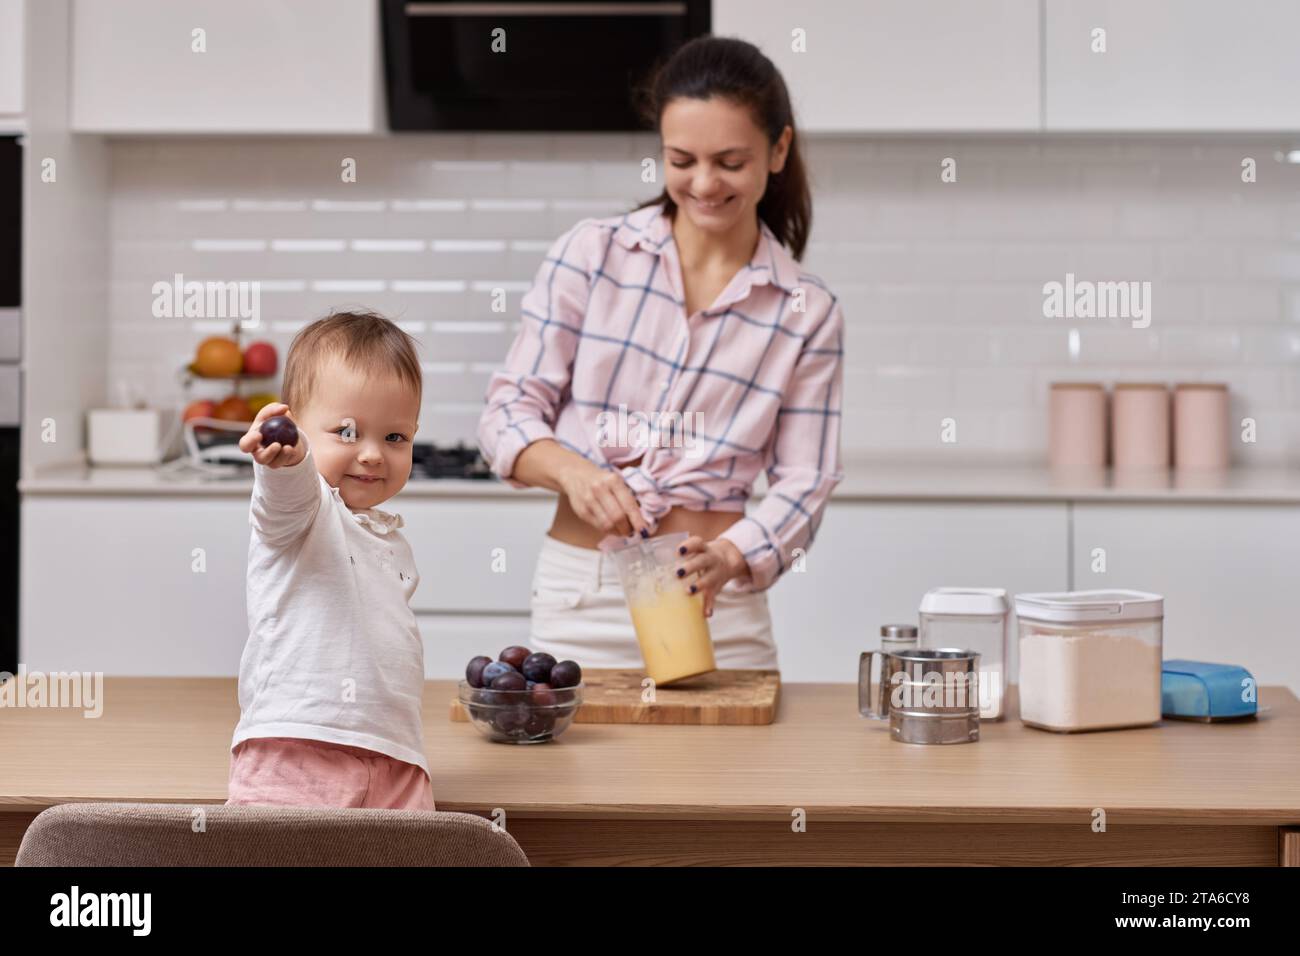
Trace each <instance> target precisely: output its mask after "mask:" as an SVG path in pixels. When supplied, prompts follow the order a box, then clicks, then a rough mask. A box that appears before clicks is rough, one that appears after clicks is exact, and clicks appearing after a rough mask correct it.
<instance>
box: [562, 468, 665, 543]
mask: <svg viewBox="0 0 1300 956" xmlns="http://www.w3.org/2000/svg"><path fill="white" fill-rule="evenodd" d="M559 484H560V490H561V491H563V492H564V494H565V495H566V496H567V497H568V499H569V504H570V505H572V507H573V511H574V514H576V515H577V516H578V517H579V518H581V519H582V520H583V521H585V522H586V523H587V524H589V525H591V526H592V527H593V528H597V529H599V530H601V531H603V532H605V533H606V534H616V535H618V536H619V537H622V538H627V537H631V536H632V535H638V534H643V533H645V532H646V521H645V519H644V518H643V517H641V508H640V507H639V506H638V505H637V503H636V495H634V494H632V489H631V488H629V487H628V486H627V482H626V481H624V480H623V475H622V474H621V473H620V472H618V471H611V470H608V469H605V468H601V467H600V466H599V465H594V464H592V463H591V462H590V461H587V460H586V459H585V458H584V459H581V460H579V461H577V462H575V463H574V464H573V466H572V467H569V468H566V469H565V470H564V471H563V472H562V473H561V474H560V475H559Z"/></svg>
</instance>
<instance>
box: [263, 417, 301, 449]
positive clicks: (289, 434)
mask: <svg viewBox="0 0 1300 956" xmlns="http://www.w3.org/2000/svg"><path fill="white" fill-rule="evenodd" d="M257 430H258V431H259V432H261V433H262V447H263V448H266V447H267V446H269V445H274V444H275V443H276V442H279V443H280V444H281V445H283V446H284V447H285V448H291V447H293V446H294V445H296V444H298V426H297V425H295V424H294V423H293V422H292V421H290V420H289V419H288V418H286V417H285V416H284V415H272V416H271V417H270V418H268V419H267V420H266V421H264V422H262V424H261V425H259V426H257Z"/></svg>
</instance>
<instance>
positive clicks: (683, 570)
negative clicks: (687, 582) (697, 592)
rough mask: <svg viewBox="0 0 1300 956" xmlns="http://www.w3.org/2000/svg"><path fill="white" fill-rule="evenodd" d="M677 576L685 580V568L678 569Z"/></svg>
mask: <svg viewBox="0 0 1300 956" xmlns="http://www.w3.org/2000/svg"><path fill="white" fill-rule="evenodd" d="M677 576H678V577H679V578H684V577H686V569H685V568H678V569H677Z"/></svg>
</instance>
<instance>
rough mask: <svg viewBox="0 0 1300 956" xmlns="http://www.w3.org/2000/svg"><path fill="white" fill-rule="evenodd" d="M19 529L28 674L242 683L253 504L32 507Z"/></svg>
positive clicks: (22, 642)
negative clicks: (239, 679) (70, 673)
mask: <svg viewBox="0 0 1300 956" xmlns="http://www.w3.org/2000/svg"><path fill="white" fill-rule="evenodd" d="M21 520H22V550H21V554H22V564H21V566H20V567H21V576H20V579H21V595H20V599H19V601H20V613H21V622H20V632H19V648H18V652H19V659H20V660H21V661H22V663H24V664H25V665H26V666H27V668H28V670H41V671H54V670H66V671H89V672H95V671H102V672H104V673H105V674H109V675H119V674H120V675H150V676H162V675H167V676H172V675H185V676H202V677H210V676H229V675H234V674H237V673H239V657H240V655H241V654H242V653H243V650H244V642H245V640H246V639H247V637H248V619H247V616H246V615H245V611H244V577H245V571H246V568H247V560H248V535H249V527H248V502H247V501H246V500H240V499H236V498H188V497H179V496H178V497H168V498H138V497H122V498H106V497H85V498H67V497H32V496H27V497H25V498H24V499H23V503H22V519H21ZM196 552H198V553H196Z"/></svg>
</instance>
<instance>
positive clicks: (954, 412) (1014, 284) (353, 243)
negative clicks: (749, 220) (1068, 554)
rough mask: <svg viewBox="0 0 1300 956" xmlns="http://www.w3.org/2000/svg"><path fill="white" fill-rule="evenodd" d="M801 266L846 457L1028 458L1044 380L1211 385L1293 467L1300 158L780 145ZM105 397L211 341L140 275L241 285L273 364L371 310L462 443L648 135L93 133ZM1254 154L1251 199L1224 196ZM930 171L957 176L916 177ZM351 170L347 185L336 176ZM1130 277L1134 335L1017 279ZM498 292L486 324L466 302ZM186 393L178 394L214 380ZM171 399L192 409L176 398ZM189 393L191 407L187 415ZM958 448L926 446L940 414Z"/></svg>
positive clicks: (1267, 459)
mask: <svg viewBox="0 0 1300 956" xmlns="http://www.w3.org/2000/svg"><path fill="white" fill-rule="evenodd" d="M804 146H805V149H806V151H807V162H808V167H809V170H810V175H811V176H812V179H813V195H814V213H815V215H814V230H813V235H812V238H811V242H810V244H809V248H808V250H807V254H806V255H805V258H804V265H805V268H807V269H808V270H809V271H811V272H813V273H815V274H819V275H820V276H821V277H822V278H823V279H824V280H825V281H826V282H827V283H828V284H829V285H830V287H831V288H832V289H833V290H834V291H835V292H836V294H837V295H838V296H839V298H840V300H841V303H842V307H843V309H844V314H845V318H846V321H847V329H846V348H847V351H848V355H847V360H846V369H845V415H844V419H843V422H844V449H845V452H846V454H850V455H853V456H854V457H858V458H863V459H870V458H873V457H885V456H893V457H899V456H902V457H911V458H917V459H936V460H938V459H945V460H969V461H982V460H989V461H998V460H1001V461H1006V460H1013V459H1014V460H1024V461H1034V460H1041V459H1042V458H1043V457H1044V456H1045V454H1046V428H1047V401H1046V398H1047V389H1048V386H1049V385H1050V383H1051V382H1052V381H1059V380H1096V381H1103V382H1107V383H1113V382H1115V381H1120V380H1130V381H1132V380H1139V379H1141V380H1148V379H1155V380H1157V381H1168V382H1174V381H1181V380H1186V381H1201V380H1221V381H1226V382H1228V383H1229V385H1230V387H1231V389H1232V393H1233V399H1232V409H1231V411H1232V415H1233V418H1234V420H1239V419H1240V418H1241V417H1252V418H1254V419H1256V421H1257V422H1258V430H1259V435H1260V440H1259V441H1258V442H1257V443H1256V444H1254V445H1251V446H1248V447H1247V446H1244V445H1243V446H1242V447H1240V448H1238V449H1237V450H1236V451H1235V452H1234V454H1235V457H1236V459H1237V460H1238V461H1240V462H1242V463H1248V464H1254V463H1259V464H1271V463H1280V462H1284V461H1295V460H1297V459H1300V411H1297V408H1298V407H1300V201H1297V200H1296V198H1295V197H1296V196H1297V190H1298V189H1300V167H1297V166H1296V165H1294V164H1287V163H1283V162H1279V161H1278V159H1277V154H1279V153H1280V147H1278V148H1275V147H1274V146H1273V145H1272V144H1269V145H1267V146H1265V145H1261V144H1260V143H1259V142H1258V141H1253V142H1242V143H1236V142H1233V141H1232V140H1231V139H1230V138H1227V139H1222V140H1219V141H1215V142H1212V143H1197V142H1193V141H1188V140H1185V139H1179V138H1176V137H1174V138H1169V137H1152V138H1148V139H1141V138H1132V139H1117V140H1108V139H1105V138H1101V137H1095V138H1093V137H1082V138H1076V137H1043V138H1021V137H988V138H959V139H955V140H952V139H949V140H944V139H938V138H926V137H917V138H897V139H894V138H890V139H878V140H869V139H860V138H854V137H820V138H819V137H814V138H811V139H807V140H805V143H804ZM110 148H111V150H112V155H113V181H112V182H113V195H112V242H113V247H112V255H111V262H112V282H111V284H110V290H109V301H108V303H107V305H108V310H109V315H110V322H111V335H110V344H109V353H108V363H109V381H110V387H111V386H112V382H113V381H114V380H118V379H128V380H133V381H136V382H139V383H140V384H142V385H144V386H145V387H147V388H149V389H151V391H152V392H153V393H154V394H155V395H156V396H157V397H158V399H159V400H161V401H179V400H181V399H182V398H183V397H184V394H183V392H182V389H181V386H180V384H179V377H178V375H177V371H178V368H179V366H180V365H181V364H183V363H184V362H185V361H188V359H189V357H190V353H191V352H192V350H193V347H194V345H195V344H196V343H197V341H198V340H199V339H200V338H201V337H202V335H203V334H207V330H210V329H212V328H214V327H219V326H220V324H221V323H220V322H219V321H218V322H215V323H214V322H213V321H212V320H209V319H202V320H200V319H185V318H154V317H153V315H152V312H151V304H152V301H153V294H152V291H151V289H152V286H153V283H155V282H159V281H164V282H170V281H171V279H172V276H173V275H174V274H176V273H182V274H183V275H184V276H185V277H186V278H187V279H191V280H200V281H209V280H213V281H222V282H231V281H254V280H255V281H257V282H259V283H260V285H261V291H262V299H261V305H262V324H261V328H260V329H259V330H258V331H256V332H255V333H252V334H253V335H254V337H264V338H267V339H270V340H271V341H272V342H274V343H275V344H276V345H277V346H278V347H279V348H280V350H281V354H282V355H283V353H284V352H285V350H287V348H288V345H289V342H290V340H291V339H292V337H293V334H294V333H295V332H296V331H297V330H298V329H299V328H301V327H302V326H303V325H304V324H306V323H307V322H308V321H310V320H311V319H313V318H316V317H318V316H320V315H323V314H325V313H326V312H328V311H329V310H330V309H332V308H343V307H349V306H361V307H368V308H374V309H378V310H379V311H381V312H384V313H385V314H387V315H389V316H391V317H392V318H393V319H394V320H396V321H399V322H400V323H401V324H402V325H403V327H404V328H407V329H408V330H409V331H410V332H411V333H412V334H413V335H415V337H416V338H417V340H418V341H419V342H420V347H421V357H422V360H423V361H424V362H425V374H426V388H425V395H426V398H425V408H424V410H423V412H422V419H421V437H423V438H428V439H431V440H436V441H439V442H454V441H457V440H462V441H472V440H473V435H474V426H475V423H476V420H477V408H478V407H479V404H480V402H481V400H482V394H483V388H484V386H485V384H486V381H487V378H488V376H489V375H490V374H491V371H492V370H493V368H494V367H495V365H496V363H497V362H499V361H500V359H501V358H502V357H503V356H504V355H505V352H506V350H507V349H508V347H509V345H510V342H511V339H512V337H513V335H514V334H515V331H516V330H517V328H518V315H517V311H516V310H517V308H518V304H519V299H520V297H521V295H522V293H523V291H524V290H525V289H527V288H528V284H529V282H530V281H531V279H532V276H533V274H534V272H535V270H536V268H537V265H538V264H539V262H540V260H541V257H542V256H543V255H544V253H545V251H546V249H547V248H548V247H549V245H550V243H551V241H552V240H553V239H554V238H555V237H556V236H557V235H558V234H559V233H561V232H563V231H564V230H566V229H568V228H569V226H571V225H572V224H573V223H574V222H575V221H576V220H578V219H580V218H583V217H585V216H606V215H615V214H617V213H620V212H623V211H626V210H627V209H629V208H631V207H632V206H633V205H635V204H636V203H638V202H641V201H644V200H645V199H648V198H651V197H652V196H653V195H655V193H656V192H657V189H655V188H654V184H647V183H644V182H642V178H641V177H642V160H643V159H645V158H650V159H653V160H655V161H656V162H658V161H659V156H658V141H657V138H656V137H654V136H651V135H647V134H636V135H606V134H557V135H544V134H486V133H485V134H431V135H416V136H406V135H403V136H394V137H378V138H367V139H364V140H332V139H331V140H301V139H294V140H268V139H252V138H238V139H236V138H230V139H227V138H221V139H204V140H174V139H158V140H147V139H138V140H119V141H114V142H113V143H112V144H111V146H110ZM1244 156H1253V157H1255V158H1256V160H1257V162H1258V164H1259V165H1258V181H1257V182H1255V183H1252V184H1243V183H1242V182H1241V181H1240V162H1241V158H1242V157H1244ZM945 157H952V158H954V159H955V160H956V161H957V172H958V175H957V181H956V182H952V183H946V182H943V181H941V179H940V176H939V173H940V163H941V161H942V160H943V159H944V158H945ZM346 160H352V161H354V163H355V168H356V174H357V175H356V181H355V182H344V181H343V178H342V176H341V175H340V173H341V171H342V170H343V168H344V165H345V161H346ZM1067 272H1072V273H1074V274H1075V277H1076V280H1093V281H1115V280H1129V281H1138V282H1142V281H1149V282H1151V284H1152V286H1151V287H1152V309H1153V312H1152V322H1151V326H1150V328H1147V329H1134V328H1132V327H1131V319H1129V318H1127V317H1124V316H1115V317H1107V318H1074V319H1052V318H1045V317H1044V316H1043V285H1044V283H1047V282H1051V281H1058V282H1064V281H1065V274H1066V273H1067ZM497 288H499V289H502V290H504V292H505V294H506V299H507V302H508V307H509V310H510V311H508V312H507V313H506V314H505V315H502V314H500V313H494V312H493V311H492V310H491V301H492V292H493V290H494V289H497ZM204 388H206V389H207V391H206V392H202V394H204V395H209V394H211V393H212V391H213V389H214V388H217V389H220V386H213V385H211V384H209V385H207V386H203V385H200V386H196V389H198V390H201V389H204ZM193 394H195V395H198V394H200V391H197V390H196V391H195V392H194V393H193ZM214 397H216V396H214ZM947 417H952V418H954V419H956V421H957V429H958V440H957V442H956V443H954V444H950V445H949V444H944V443H943V442H941V441H940V434H941V427H942V423H943V420H944V419H945V418H947Z"/></svg>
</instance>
